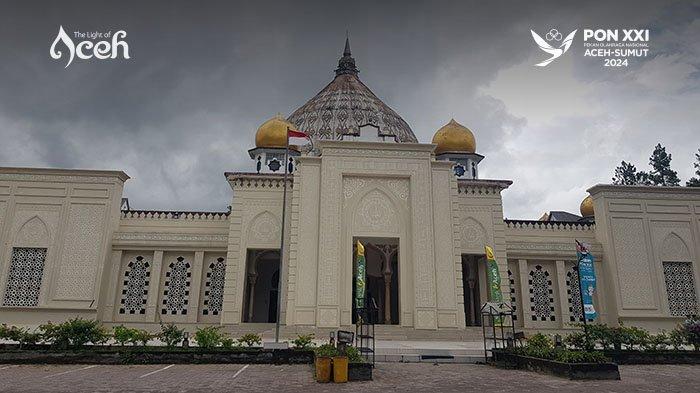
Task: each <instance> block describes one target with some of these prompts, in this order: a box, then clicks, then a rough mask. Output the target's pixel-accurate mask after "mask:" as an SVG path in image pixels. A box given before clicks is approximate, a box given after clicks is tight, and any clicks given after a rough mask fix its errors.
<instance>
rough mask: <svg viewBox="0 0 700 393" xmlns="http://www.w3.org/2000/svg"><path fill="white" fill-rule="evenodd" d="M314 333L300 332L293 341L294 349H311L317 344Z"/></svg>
mask: <svg viewBox="0 0 700 393" xmlns="http://www.w3.org/2000/svg"><path fill="white" fill-rule="evenodd" d="M313 339H314V334H313V333H311V334H300V335H298V336H297V338H295V339H294V340H293V341H292V344H294V349H309V348H313V347H315V346H316V344H314V342H313Z"/></svg>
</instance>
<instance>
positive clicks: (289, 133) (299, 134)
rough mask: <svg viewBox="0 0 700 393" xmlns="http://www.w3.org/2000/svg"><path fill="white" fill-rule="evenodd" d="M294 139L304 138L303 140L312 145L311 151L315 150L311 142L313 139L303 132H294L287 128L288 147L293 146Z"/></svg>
mask: <svg viewBox="0 0 700 393" xmlns="http://www.w3.org/2000/svg"><path fill="white" fill-rule="evenodd" d="M292 138H303V139H306V140H308V141H309V143H310V144H311V149H313V146H314V143H313V141H312V140H311V137H310V136H309V134H307V133H305V132H302V131H297V130H292V129H289V128H287V144H288V145H289V144H291V142H290V140H291V139H292Z"/></svg>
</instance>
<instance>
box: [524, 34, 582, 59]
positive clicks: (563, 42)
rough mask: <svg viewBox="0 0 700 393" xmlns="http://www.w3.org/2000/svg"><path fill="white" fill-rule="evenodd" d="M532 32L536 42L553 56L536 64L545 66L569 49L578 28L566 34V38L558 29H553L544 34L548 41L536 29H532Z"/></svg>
mask: <svg viewBox="0 0 700 393" xmlns="http://www.w3.org/2000/svg"><path fill="white" fill-rule="evenodd" d="M530 33H532V38H533V39H534V40H535V43H537V45H538V46H539V47H540V49H542V50H543V51H545V52H547V53H549V54H550V55H552V57H550V58H549V59H547V60H545V61H543V62H541V63H537V64H535V65H536V66H538V67H544V66H546V65H547V64H549V63H551V62H553V61H554V60H556V59H558V58H559V57H561V55H563V54H564V53H566V51H568V50H569V47H571V43H572V42H573V41H574V36H575V35H576V30H574V31H572V32H571V33H569V35H567V36H566V38H564V36H563V35H562V34H561V33H560V32H559V31H558V30H557V29H551V30H549V32H548V33H547V34H545V36H544V37H545V39H546V41H545V39H542V37H540V35H539V34H537V33H535V31H534V30H530Z"/></svg>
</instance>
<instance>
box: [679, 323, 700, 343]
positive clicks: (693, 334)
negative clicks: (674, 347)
mask: <svg viewBox="0 0 700 393" xmlns="http://www.w3.org/2000/svg"><path fill="white" fill-rule="evenodd" d="M679 328H680V329H681V331H682V332H683V336H684V337H685V343H686V344H688V345H692V346H693V348H694V349H695V350H696V351H698V350H700V318H698V317H690V318H688V319H686V320H685V321H684V322H683V323H682V324H681V325H680V327H679Z"/></svg>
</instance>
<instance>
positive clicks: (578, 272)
mask: <svg viewBox="0 0 700 393" xmlns="http://www.w3.org/2000/svg"><path fill="white" fill-rule="evenodd" d="M575 241H576V243H578V244H581V243H579V241H578V240H575ZM576 259H577V261H576V277H577V278H578V295H579V298H580V299H581V316H582V317H583V335H584V336H585V337H586V345H588V344H589V340H588V322H587V321H586V320H587V318H586V307H585V305H584V304H583V288H581V259H583V258H576Z"/></svg>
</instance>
